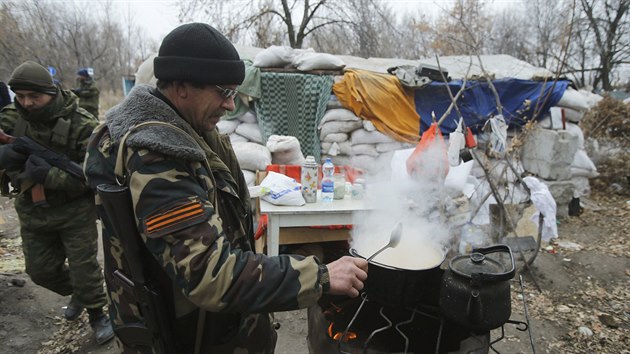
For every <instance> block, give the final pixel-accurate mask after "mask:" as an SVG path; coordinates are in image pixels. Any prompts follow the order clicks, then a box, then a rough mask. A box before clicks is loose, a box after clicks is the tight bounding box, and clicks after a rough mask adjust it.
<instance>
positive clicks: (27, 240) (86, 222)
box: [0, 61, 114, 344]
mask: <svg viewBox="0 0 630 354" xmlns="http://www.w3.org/2000/svg"><path fill="white" fill-rule="evenodd" d="M9 86H10V87H11V90H12V91H13V92H14V93H15V102H14V103H13V104H10V105H8V106H6V107H4V108H3V109H2V110H1V111H0V128H1V129H2V130H3V131H4V132H5V133H6V134H9V135H12V136H14V137H21V136H26V137H30V138H31V139H33V140H35V141H36V142H38V143H40V144H42V145H44V146H46V147H48V148H49V149H51V150H53V151H55V152H57V153H59V154H63V155H65V156H67V157H68V158H69V159H70V160H72V161H74V162H76V163H79V164H82V163H83V159H84V156H85V152H86V146H87V142H88V139H89V137H90V134H91V133H92V130H93V129H94V127H95V126H96V125H97V124H98V122H97V119H96V118H95V117H94V116H92V115H91V114H89V113H88V112H86V111H85V110H83V109H80V108H79V106H78V102H77V98H76V96H75V95H73V94H72V93H71V92H70V91H64V90H61V89H60V88H59V87H58V86H57V85H55V84H54V82H53V78H52V76H51V75H50V73H49V72H48V71H47V70H46V68H44V67H43V66H41V65H40V64H38V63H35V62H32V61H27V62H25V63H23V64H21V65H20V66H18V67H17V68H16V69H15V70H14V71H13V74H12V76H11V80H10V81H9ZM0 170H4V172H5V173H6V174H7V176H9V177H10V178H11V184H12V185H13V186H14V187H17V188H19V189H21V191H20V194H19V195H18V196H17V197H16V199H15V210H16V211H17V214H18V217H19V220H20V235H21V237H22V249H23V251H24V262H25V265H26V273H27V274H28V275H29V276H30V278H31V280H32V281H33V282H35V283H36V284H38V285H41V286H43V287H45V288H47V289H49V290H51V291H54V292H56V293H57V294H59V295H62V296H68V295H72V297H71V299H70V303H69V304H68V306H67V308H66V310H65V313H64V316H65V318H66V319H68V320H75V319H77V318H78V317H79V315H81V313H82V312H83V309H84V308H87V312H88V315H89V321H90V325H91V326H92V329H93V330H94V333H95V336H96V341H97V342H98V343H99V344H101V343H104V342H106V341H108V340H109V339H111V338H112V337H113V336H114V334H113V330H112V327H111V323H110V321H109V318H108V316H106V315H105V314H104V312H103V307H104V306H105V304H106V303H107V298H106V295H105V291H104V289H103V283H104V281H103V274H102V271H101V268H100V265H99V263H98V261H97V259H96V254H97V249H98V248H97V239H98V232H97V228H96V210H95V207H94V194H93V193H92V190H91V189H90V188H88V186H87V185H86V184H85V183H84V182H82V181H81V180H79V179H77V178H75V177H73V176H72V175H70V174H68V173H67V172H66V171H63V170H62V169H60V168H57V167H53V166H51V165H50V164H49V163H48V161H46V160H45V159H43V158H41V157H38V156H36V155H29V154H28V152H27V151H23V150H22V148H21V147H19V146H15V145H14V144H12V143H9V144H5V145H0ZM35 184H37V185H43V187H44V192H45V193H44V194H45V197H46V200H45V203H44V204H39V203H37V204H36V203H34V202H33V198H32V193H31V191H32V188H30V187H31V186H33V185H35ZM66 261H67V262H68V264H67V265H66Z"/></svg>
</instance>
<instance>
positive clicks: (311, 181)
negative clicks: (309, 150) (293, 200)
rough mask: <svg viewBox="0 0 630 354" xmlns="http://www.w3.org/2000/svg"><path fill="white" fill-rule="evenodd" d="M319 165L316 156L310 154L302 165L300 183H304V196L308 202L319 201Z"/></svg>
mask: <svg viewBox="0 0 630 354" xmlns="http://www.w3.org/2000/svg"><path fill="white" fill-rule="evenodd" d="M318 167H319V165H318V164H317V162H316V161H315V157H313V156H311V155H309V156H307V157H306V160H305V161H304V164H303V165H302V169H301V173H300V183H301V184H302V188H301V189H302V196H303V197H304V201H306V202H307V203H316V202H317V170H318Z"/></svg>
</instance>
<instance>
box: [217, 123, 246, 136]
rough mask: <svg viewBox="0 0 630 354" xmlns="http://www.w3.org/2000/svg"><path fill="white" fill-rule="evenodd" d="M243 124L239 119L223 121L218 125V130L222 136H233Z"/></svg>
mask: <svg viewBox="0 0 630 354" xmlns="http://www.w3.org/2000/svg"><path fill="white" fill-rule="evenodd" d="M239 124H241V122H239V121H238V120H237V119H232V120H227V119H221V120H220V121H219V122H218V123H217V129H219V133H221V134H232V133H234V131H235V130H236V127H238V125H239Z"/></svg>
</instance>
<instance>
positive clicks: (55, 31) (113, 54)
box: [0, 0, 155, 90]
mask: <svg viewBox="0 0 630 354" xmlns="http://www.w3.org/2000/svg"><path fill="white" fill-rule="evenodd" d="M79 6H81V3H78V2H72V1H70V2H56V1H43V0H23V1H16V0H4V1H2V3H1V4H0V16H1V17H0V19H1V21H0V59H1V62H0V77H1V78H3V79H5V80H6V79H7V78H8V77H9V76H10V74H11V72H12V70H13V68H15V67H16V66H17V65H19V64H20V63H22V62H24V61H25V60H35V61H37V62H39V63H40V64H42V65H44V66H52V67H55V68H56V70H57V74H56V76H55V78H56V79H57V80H59V81H61V82H62V83H63V85H64V86H65V87H72V86H74V85H75V82H74V79H75V74H76V71H77V69H78V68H79V67H92V68H94V71H95V78H96V79H97V80H98V81H99V86H100V87H101V89H114V90H116V89H119V88H120V80H121V76H123V75H128V74H130V73H133V72H135V67H136V66H137V65H138V62H139V61H140V60H141V59H143V58H139V56H140V55H143V54H146V55H148V52H152V51H154V50H155V45H151V44H150V43H151V41H150V40H147V39H145V38H144V36H143V35H142V33H141V32H139V30H137V28H136V27H135V26H133V25H130V26H128V27H127V28H123V26H122V24H121V23H119V22H118V21H117V20H115V16H114V11H113V7H112V2H111V1H107V2H103V3H95V4H91V6H92V9H93V10H92V11H89V12H86V11H83V10H82V9H81V8H80V7H79Z"/></svg>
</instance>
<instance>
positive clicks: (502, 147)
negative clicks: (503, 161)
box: [484, 114, 508, 158]
mask: <svg viewBox="0 0 630 354" xmlns="http://www.w3.org/2000/svg"><path fill="white" fill-rule="evenodd" d="M488 126H489V127H490V128H489V130H490V139H489V141H488V155H489V156H492V157H497V158H501V157H503V155H505V151H506V147H507V128H508V126H507V124H505V119H503V116H502V115H500V114H499V115H496V116H494V117H492V118H490V119H488V121H487V122H486V125H485V126H484V130H486V129H488V128H487V127H488Z"/></svg>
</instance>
